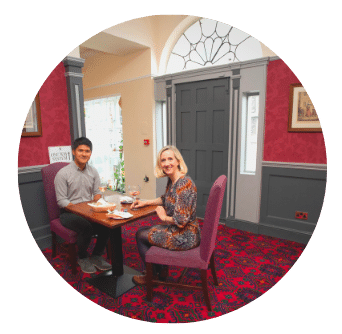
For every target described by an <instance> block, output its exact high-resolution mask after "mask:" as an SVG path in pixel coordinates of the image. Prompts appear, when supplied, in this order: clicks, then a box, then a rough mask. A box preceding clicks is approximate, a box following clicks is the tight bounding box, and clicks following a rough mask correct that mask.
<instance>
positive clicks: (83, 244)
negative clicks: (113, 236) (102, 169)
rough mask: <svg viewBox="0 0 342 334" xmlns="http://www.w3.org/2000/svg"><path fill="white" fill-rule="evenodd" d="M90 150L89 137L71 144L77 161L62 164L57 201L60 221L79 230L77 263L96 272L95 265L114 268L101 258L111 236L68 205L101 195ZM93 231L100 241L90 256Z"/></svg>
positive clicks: (58, 175)
mask: <svg viewBox="0 0 342 334" xmlns="http://www.w3.org/2000/svg"><path fill="white" fill-rule="evenodd" d="M91 152H92V143H91V141H90V140H89V139H88V138H85V137H81V138H78V139H76V140H75V142H74V144H73V146H72V154H73V155H74V161H73V162H71V163H70V164H69V165H67V166H65V167H63V168H62V169H61V170H60V171H59V172H58V173H57V175H56V178H55V189H56V197H57V204H58V206H59V207H60V209H61V214H60V220H61V223H62V225H63V226H65V227H67V228H68V229H70V230H73V231H75V232H77V235H78V236H77V246H78V258H79V259H78V264H79V265H80V267H81V270H82V271H83V272H84V273H87V274H92V273H95V272H96V268H97V269H100V270H108V269H111V265H110V264H109V263H108V262H106V261H105V260H104V259H103V257H102V254H103V253H104V250H105V248H106V245H107V242H108V239H109V233H108V229H107V228H106V227H105V226H102V225H100V224H96V223H92V222H90V221H88V220H87V219H85V218H82V217H80V216H77V215H75V214H73V213H70V212H68V211H66V210H65V208H66V207H69V206H71V205H74V204H77V203H80V202H85V201H91V200H95V201H98V200H99V199H100V198H101V192H100V190H99V186H100V176H99V173H98V172H97V170H96V169H95V168H93V167H92V166H90V165H89V164H88V161H89V159H90V156H91ZM94 234H96V235H97V241H96V245H95V247H94V250H93V253H92V256H91V257H89V254H88V251H87V249H88V246H89V244H90V242H91V239H92V236H93V235H94Z"/></svg>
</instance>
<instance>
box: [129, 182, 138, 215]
mask: <svg viewBox="0 0 342 334" xmlns="http://www.w3.org/2000/svg"><path fill="white" fill-rule="evenodd" d="M128 192H129V194H130V195H131V196H132V198H133V203H134V202H135V201H136V200H137V196H139V195H140V186H128ZM132 210H136V209H132Z"/></svg>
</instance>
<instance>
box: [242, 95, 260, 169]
mask: <svg viewBox="0 0 342 334" xmlns="http://www.w3.org/2000/svg"><path fill="white" fill-rule="evenodd" d="M242 101H243V102H242V104H243V105H242V127H241V164H240V166H241V171H240V172H241V174H250V175H254V174H255V170H256V157H257V140H258V119H259V93H247V94H244V95H243V100H242Z"/></svg>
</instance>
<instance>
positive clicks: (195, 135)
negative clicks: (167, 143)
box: [176, 78, 229, 217]
mask: <svg viewBox="0 0 342 334" xmlns="http://www.w3.org/2000/svg"><path fill="white" fill-rule="evenodd" d="M228 124H229V79H228V78H222V79H214V80H206V81H196V82H191V83H184V84H178V85H176V146H177V148H178V149H179V150H180V152H181V154H182V156H183V158H184V160H185V163H186V164H187V166H188V169H189V171H188V175H189V176H190V177H191V178H192V179H193V180H194V182H195V183H196V186H197V197H198V199H197V216H198V217H204V213H205V206H206V204H207V200H208V196H209V192H210V189H211V186H212V185H213V183H214V181H215V180H216V178H217V177H219V176H220V175H222V174H224V175H227V173H228V138H229V136H228V128H229V127H228ZM225 197H226V196H225ZM225 202H226V200H225V199H224V203H225ZM224 213H225V205H223V206H222V217H223V216H224Z"/></svg>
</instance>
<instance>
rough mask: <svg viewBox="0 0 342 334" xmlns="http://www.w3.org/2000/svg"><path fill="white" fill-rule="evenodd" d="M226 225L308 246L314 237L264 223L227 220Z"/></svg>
mask: <svg viewBox="0 0 342 334" xmlns="http://www.w3.org/2000/svg"><path fill="white" fill-rule="evenodd" d="M225 225H226V226H228V227H231V228H235V229H237V230H242V231H246V232H251V233H255V234H261V235H266V236H270V237H274V238H279V239H285V240H290V241H294V242H298V243H301V244H307V243H308V242H309V240H310V238H311V236H312V234H311V233H306V232H302V231H296V230H291V229H285V228H280V227H277V226H272V225H267V224H264V223H252V222H248V221H243V220H237V219H226V221H225Z"/></svg>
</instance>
